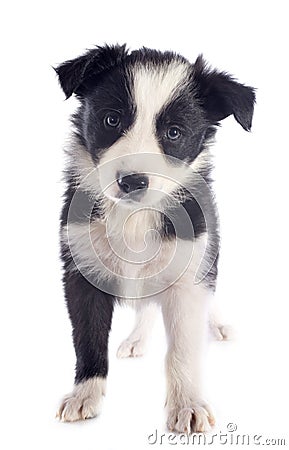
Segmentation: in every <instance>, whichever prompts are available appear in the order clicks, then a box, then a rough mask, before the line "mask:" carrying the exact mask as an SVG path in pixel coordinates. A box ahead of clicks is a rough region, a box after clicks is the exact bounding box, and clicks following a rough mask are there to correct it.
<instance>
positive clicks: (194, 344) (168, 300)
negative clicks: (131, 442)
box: [162, 277, 214, 433]
mask: <svg viewBox="0 0 289 450" xmlns="http://www.w3.org/2000/svg"><path fill="white" fill-rule="evenodd" d="M188 278H189V277H188ZM193 283H194V282H193V280H192V279H191V278H190V279H187V280H185V279H181V280H179V281H178V282H177V283H176V284H175V285H174V286H173V287H171V288H170V290H169V291H166V292H167V295H165V296H164V299H163V301H162V311H163V318H164V324H165V327H166V333H167V338H168V353H167V357H166V370H167V401H166V406H167V409H168V421H167V426H168V428H169V429H170V430H172V431H177V432H180V433H191V432H205V431H208V430H209V429H210V427H211V425H213V423H214V417H213V415H212V413H211V411H210V408H209V406H208V405H207V403H206V402H205V401H204V400H203V397H202V388H201V382H202V374H201V372H202V370H201V369H202V356H203V347H204V343H205V337H206V333H207V318H208V309H209V301H210V296H211V294H210V291H209V290H208V289H207V288H206V287H205V286H202V285H194V284H193Z"/></svg>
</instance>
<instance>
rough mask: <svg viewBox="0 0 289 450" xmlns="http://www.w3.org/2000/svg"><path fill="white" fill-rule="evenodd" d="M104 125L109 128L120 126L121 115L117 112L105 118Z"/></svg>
mask: <svg viewBox="0 0 289 450" xmlns="http://www.w3.org/2000/svg"><path fill="white" fill-rule="evenodd" d="M104 123H105V125H106V126H108V127H112V128H116V127H118V126H119V124H120V115H119V114H118V113H117V112H110V113H108V114H107V115H106V116H105V118H104Z"/></svg>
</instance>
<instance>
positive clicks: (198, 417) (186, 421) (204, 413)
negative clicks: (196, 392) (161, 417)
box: [167, 402, 215, 434]
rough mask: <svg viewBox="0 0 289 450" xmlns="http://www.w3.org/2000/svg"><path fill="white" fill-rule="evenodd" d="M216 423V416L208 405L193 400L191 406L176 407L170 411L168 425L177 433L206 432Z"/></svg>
mask: <svg viewBox="0 0 289 450" xmlns="http://www.w3.org/2000/svg"><path fill="white" fill-rule="evenodd" d="M214 424H215V419H214V416H213V414H212V412H211V410H210V408H209V406H208V405H206V404H205V403H202V402H193V403H191V404H190V407H183V408H181V407H180V408H174V409H171V410H170V411H169V414H168V420H167V426H168V429H169V430H170V431H174V432H177V433H186V434H191V433H206V432H209V431H210V430H211V428H212V426H213V425H214Z"/></svg>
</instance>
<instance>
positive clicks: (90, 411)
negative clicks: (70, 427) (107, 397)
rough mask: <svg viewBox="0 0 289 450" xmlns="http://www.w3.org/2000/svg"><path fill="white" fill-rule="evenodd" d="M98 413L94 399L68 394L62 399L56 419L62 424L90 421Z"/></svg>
mask: <svg viewBox="0 0 289 450" xmlns="http://www.w3.org/2000/svg"><path fill="white" fill-rule="evenodd" d="M98 412H99V411H98V405H97V404H96V403H95V399H93V398H91V397H88V398H79V397H77V396H74V395H73V394H70V395H67V396H66V397H65V398H64V399H63V401H62V404H61V406H60V408H59V411H58V413H57V417H59V419H60V420H61V421H62V422H76V421H77V420H85V419H91V418H93V417H95V416H97V414H98Z"/></svg>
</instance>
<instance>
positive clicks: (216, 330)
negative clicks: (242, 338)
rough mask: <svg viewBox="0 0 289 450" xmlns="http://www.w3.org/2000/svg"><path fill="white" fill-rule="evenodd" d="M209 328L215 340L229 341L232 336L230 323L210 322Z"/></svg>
mask: <svg viewBox="0 0 289 450" xmlns="http://www.w3.org/2000/svg"><path fill="white" fill-rule="evenodd" d="M210 329H211V332H212V334H213V336H214V338H215V339H216V340H217V341H229V340H231V339H233V338H234V331H233V328H232V327H231V326H230V325H221V324H210Z"/></svg>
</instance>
